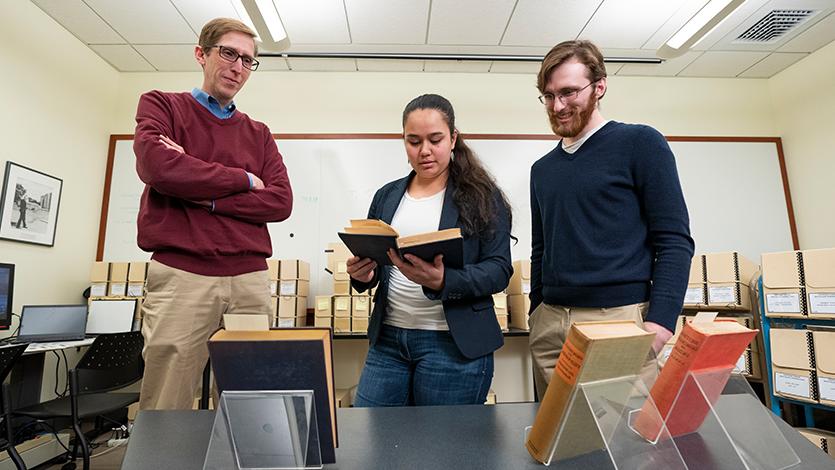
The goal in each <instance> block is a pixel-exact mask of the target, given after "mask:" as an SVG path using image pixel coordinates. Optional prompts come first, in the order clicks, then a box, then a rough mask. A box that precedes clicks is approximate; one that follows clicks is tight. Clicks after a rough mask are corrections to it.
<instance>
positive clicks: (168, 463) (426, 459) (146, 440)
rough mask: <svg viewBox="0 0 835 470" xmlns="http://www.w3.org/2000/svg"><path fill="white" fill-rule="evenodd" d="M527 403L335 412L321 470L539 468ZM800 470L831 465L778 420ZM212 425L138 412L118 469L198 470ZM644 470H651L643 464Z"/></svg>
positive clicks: (197, 415)
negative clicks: (529, 446) (332, 455)
mask: <svg viewBox="0 0 835 470" xmlns="http://www.w3.org/2000/svg"><path fill="white" fill-rule="evenodd" d="M537 408H538V405H537V404H535V403H517V404H499V405H495V406H481V405H472V406H437V407H401V408H340V409H339V410H338V412H337V420H338V424H337V426H338V430H339V448H338V449H337V452H336V460H337V463H336V464H334V465H326V466H325V468H326V469H372V468H375V469H376V468H396V469H479V470H485V469H517V468H521V469H541V468H542V465H540V464H538V463H537V462H535V461H534V460H533V459H532V458H531V457H530V456H529V455H528V452H527V450H525V447H524V444H523V442H524V441H523V438H524V429H525V427H526V426H528V425H530V424H531V423H533V419H534V416H535V415H536V410H537ZM774 420H775V422H777V423H778V427H779V428H780V430H781V432H782V433H783V434H784V435H785V436H786V438H787V440H788V442H789V443H790V444H791V445H792V447H793V448H794V449H795V451H796V452H797V454H798V455H799V456H800V458H801V460H802V462H801V464H800V466H797V467H794V468H802V469H833V468H835V461H833V460H832V459H831V457H829V456H828V455H826V454H824V453H823V452H822V451H821V450H820V449H818V448H817V447H815V446H814V445H813V444H812V443H811V442H809V441H808V440H806V439H805V438H804V437H803V436H801V435H800V434H799V433H797V432H796V431H794V430H793V429H791V427H789V426H788V425H787V424H786V423H784V422H783V421H782V420H780V419H779V418H776V417H774ZM213 421H214V413H213V412H211V411H143V412H140V413H139V416H138V417H137V419H136V423H135V426H134V430H133V434H132V435H131V439H130V443H129V444H128V449H127V453H126V455H125V459H124V461H123V464H122V468H123V469H125V470H139V469H150V470H160V469H168V468H176V469H178V470H188V469H195V470H200V469H202V466H203V460H204V456H205V454H206V449H207V448H208V443H209V434H210V431H211V428H212V424H213ZM552 467H556V468H559V469H578V470H579V469H582V470H590V469H599V468H612V465H611V463H610V462H609V459H608V456H607V454H606V453H605V452H603V451H599V452H593V453H591V454H586V455H584V456H581V457H578V458H575V459H571V460H567V461H559V462H556V463H552ZM647 468H652V465H649V466H648V467H647Z"/></svg>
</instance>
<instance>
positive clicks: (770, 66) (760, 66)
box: [738, 52, 809, 78]
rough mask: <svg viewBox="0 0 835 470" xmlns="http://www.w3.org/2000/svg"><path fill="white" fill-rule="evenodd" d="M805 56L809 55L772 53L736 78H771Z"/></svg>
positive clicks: (801, 53)
mask: <svg viewBox="0 0 835 470" xmlns="http://www.w3.org/2000/svg"><path fill="white" fill-rule="evenodd" d="M807 55H809V54H806V53H803V52H795V53H781V52H772V53H771V54H770V55H769V56H768V57H766V58H765V59H763V60H761V61H759V62H757V63H756V64H754V65H752V66H751V67H750V68H748V69H747V70H745V71H744V72H742V73H741V74H739V75H738V76H739V77H742V78H771V76H773V75H774V74H776V73H778V72H780V71H781V70H783V69H785V68H787V67H789V66H790V65H792V64H793V63H795V62H797V61H798V60H800V59H802V58H804V57H806V56H807Z"/></svg>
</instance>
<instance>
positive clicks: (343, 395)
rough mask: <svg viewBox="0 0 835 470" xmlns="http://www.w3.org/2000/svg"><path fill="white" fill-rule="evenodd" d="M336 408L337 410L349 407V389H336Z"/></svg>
mask: <svg viewBox="0 0 835 470" xmlns="http://www.w3.org/2000/svg"><path fill="white" fill-rule="evenodd" d="M336 406H338V407H339V408H350V406H351V389H350V388H337V389H336Z"/></svg>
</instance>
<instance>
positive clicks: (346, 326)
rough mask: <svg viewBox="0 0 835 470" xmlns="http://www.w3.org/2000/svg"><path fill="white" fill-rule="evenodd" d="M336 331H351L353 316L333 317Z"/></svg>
mask: <svg viewBox="0 0 835 470" xmlns="http://www.w3.org/2000/svg"><path fill="white" fill-rule="evenodd" d="M333 332H334V333H350V332H351V317H333Z"/></svg>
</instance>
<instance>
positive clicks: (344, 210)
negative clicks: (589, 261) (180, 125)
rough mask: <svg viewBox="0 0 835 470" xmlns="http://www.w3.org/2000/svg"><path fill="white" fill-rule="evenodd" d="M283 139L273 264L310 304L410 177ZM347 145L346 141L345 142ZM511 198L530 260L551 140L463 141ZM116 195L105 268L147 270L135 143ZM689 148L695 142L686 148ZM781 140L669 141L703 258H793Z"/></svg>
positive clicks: (404, 170) (374, 142)
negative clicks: (353, 228) (392, 191)
mask: <svg viewBox="0 0 835 470" xmlns="http://www.w3.org/2000/svg"><path fill="white" fill-rule="evenodd" d="M331 137H333V136H321V135H315V134H313V135H308V136H299V135H293V136H289V138H288V137H286V136H285V137H282V136H281V135H279V136H278V139H277V140H276V142H277V144H278V148H279V151H280V152H281V154H282V156H283V157H284V163H285V165H286V166H287V171H288V173H289V176H290V182H291V185H292V187H293V193H294V204H293V212H292V215H291V216H290V218H289V219H287V220H286V221H284V222H280V223H273V224H269V226H268V227H269V231H270V236H271V238H272V247H273V258H282V259H288V258H289V259H294V258H299V259H304V260H307V261H308V262H310V265H311V286H310V288H311V294H310V295H311V296H315V295H328V294H331V292H332V279H331V276H330V274H328V273H326V272H325V270H324V268H325V267H326V266H327V263H326V255H325V253H324V249H325V248H326V247H327V244H328V243H331V242H335V241H338V240H339V239H338V237H337V235H336V233H337V232H338V231H340V230H342V228H343V227H344V226H345V225H346V223H347V221H348V220H349V219H351V218H365V216H366V215H367V212H368V206H369V204H370V203H371V199H372V197H373V196H374V193H375V192H376V191H377V189H378V188H380V187H381V186H382V185H384V184H385V183H387V182H389V181H392V180H395V179H398V178H401V177H403V176H405V175H406V174H408V172H409V170H410V167H409V165H408V163H407V160H406V153H405V150H404V148H403V142H402V140H401V139H400V138H399V137H398V136H397V135H395V134H385V135H379V134H376V135H356V136H342V138H331ZM337 137H339V136H337ZM465 137H466V138H467V139H468V140H467V143H468V145H470V147H471V148H472V149H473V150H474V151H475V152H476V153H477V154H478V155H479V157H480V158H481V160H482V161H483V162H484V164H485V166H486V167H487V168H488V169H489V171H490V172H491V173H492V174H493V176H494V177H495V178H496V181H497V183H498V184H499V186H500V187H501V188H502V190H504V192H505V194H506V195H507V196H508V199H509V201H510V204H511V206H512V209H513V235H514V236H516V237H517V238H518V239H519V242H518V243H516V244H515V245H513V246H512V248H511V251H512V256H513V259H524V258H528V257H529V256H530V248H531V229H530V204H529V202H530V187H529V177H530V167H531V165H532V164H533V162H535V161H536V160H537V159H539V158H541V157H542V156H543V155H545V154H546V153H547V152H548V151H550V150H551V149H552V148H553V147H554V146H555V145H556V141H555V140H553V138H552V137H549V136H521V138H520V136H501V135H490V136H484V137H479V136H472V135H471V136H465ZM112 139H113V140H114V142H115V145H113V146H111V148H112V149H113V151H112V153H111V155H110V156H109V158H111V159H112V163H110V164H109V165H108V166H109V167H112V171H111V172H110V174H108V175H107V178H108V179H109V181H110V184H109V185H107V184H106V185H105V186H106V187H108V186H109V188H110V191H109V194H105V195H104V201H105V203H104V204H102V210H103V214H102V221H103V223H104V224H105V227H104V231H103V232H102V231H101V230H100V237H101V239H100V240H99V255H100V256H99V259H101V260H106V261H134V260H147V259H149V258H150V254H149V253H145V252H143V251H141V250H140V249H139V247H138V246H137V245H136V216H137V214H138V211H139V199H140V196H141V194H142V190H143V188H144V185H143V184H142V182H141V181H140V180H139V177H138V176H137V175H136V170H135V156H134V154H133V141H132V140H131V139H132V136H113V137H112ZM685 139H691V140H685ZM778 145H779V139H776V138H774V139H772V138H757V139H745V138H740V139H736V140H735V139H731V138H721V139H719V138H717V139H716V140H712V141H708V140H706V138H698V137H694V138H678V137H677V138H670V147H671V148H672V149H673V153H674V154H675V156H676V163H677V165H678V172H679V177H680V179H681V185H682V189H683V191H684V195H685V200H686V202H687V207H688V211H689V213H690V230H691V233H692V236H693V238H694V240H695V241H696V252H697V253H700V252H720V251H733V250H736V251H739V252H740V253H742V254H743V255H745V256H747V257H748V258H750V259H752V260H755V261H758V260H759V257H760V254H761V253H765V252H773V251H785V250H791V249H793V248H794V243H793V239H792V227H791V223H790V218H789V212H788V210H787V207H788V206H787V201H786V192H785V191H784V188H783V177H782V171H781V166H782V163H781V158H780V154H779V152H778Z"/></svg>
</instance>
